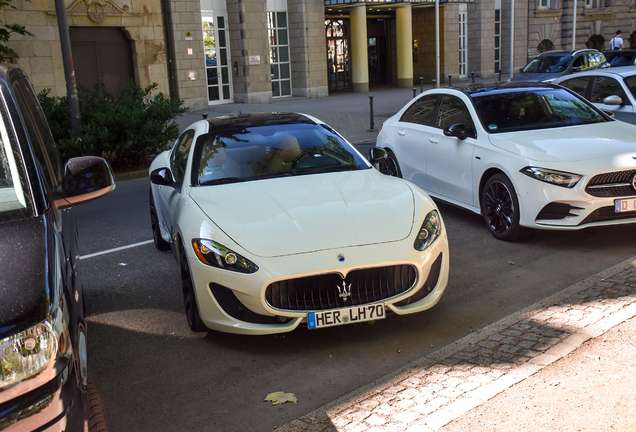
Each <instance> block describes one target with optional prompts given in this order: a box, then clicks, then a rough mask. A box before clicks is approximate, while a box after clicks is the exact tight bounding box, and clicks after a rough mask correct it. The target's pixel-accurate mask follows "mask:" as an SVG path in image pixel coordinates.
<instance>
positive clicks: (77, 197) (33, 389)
mask: <svg viewBox="0 0 636 432" xmlns="http://www.w3.org/2000/svg"><path fill="white" fill-rule="evenodd" d="M0 95H1V100H0V269H2V270H1V271H0V430H2V431H4V432H8V431H11V432H14V431H16V432H17V431H20V432H23V431H47V432H53V431H54V432H58V431H59V432H61V431H84V430H85V425H89V424H90V422H89V416H88V412H89V409H88V407H89V402H88V397H87V389H88V369H87V355H86V321H85V320H84V296H83V294H82V283H81V278H80V272H79V253H78V242H77V240H78V239H77V226H76V223H75V217H74V214H73V211H72V207H73V206H75V205H78V204H81V203H84V202H87V201H91V200H93V199H96V198H99V197H100V196H102V195H105V194H106V193H108V192H110V191H112V190H113V189H114V188H115V182H114V177H113V173H112V170H111V168H110V166H109V165H108V163H107V162H106V161H105V160H104V159H102V158H98V157H81V158H74V159H71V160H69V161H68V162H67V163H66V164H65V165H63V164H62V162H61V160H60V156H59V154H58V151H57V148H56V146H55V143H54V141H53V137H52V136H51V132H50V130H49V128H48V124H47V122H46V118H45V117H44V114H43V112H42V110H41V108H40V105H39V103H38V100H37V97H36V95H35V93H34V91H33V88H32V87H31V84H30V82H29V80H28V78H27V77H26V75H24V74H23V73H22V71H21V70H20V69H19V68H17V67H16V66H13V65H6V64H0Z"/></svg>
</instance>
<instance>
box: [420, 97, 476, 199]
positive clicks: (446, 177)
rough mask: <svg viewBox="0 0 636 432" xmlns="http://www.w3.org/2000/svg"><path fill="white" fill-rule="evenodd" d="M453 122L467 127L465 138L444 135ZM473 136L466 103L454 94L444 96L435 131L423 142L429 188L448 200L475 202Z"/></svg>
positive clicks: (473, 129)
mask: <svg viewBox="0 0 636 432" xmlns="http://www.w3.org/2000/svg"><path fill="white" fill-rule="evenodd" d="M456 123H463V124H464V125H465V126H466V131H467V132H468V135H469V137H468V138H466V139H464V140H460V139H458V138H456V137H447V136H446V135H444V129H445V128H447V127H449V126H450V125H452V124H456ZM475 137H476V136H475V128H474V125H473V121H472V119H471V116H470V112H469V111H468V108H467V107H466V104H464V102H463V101H462V100H461V99H460V98H458V97H456V96H449V95H444V97H443V99H442V101H441V105H440V108H439V114H438V117H437V122H436V125H435V132H434V134H433V135H432V136H430V137H429V138H428V139H427V141H426V142H425V144H426V174H427V182H428V190H430V191H431V192H432V193H433V194H436V195H438V196H440V197H445V198H447V199H448V200H449V201H451V202H452V201H458V202H460V203H462V204H468V205H470V206H472V205H473V204H474V203H473V170H472V163H473V151H474V148H475Z"/></svg>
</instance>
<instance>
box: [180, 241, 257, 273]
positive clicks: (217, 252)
mask: <svg viewBox="0 0 636 432" xmlns="http://www.w3.org/2000/svg"><path fill="white" fill-rule="evenodd" d="M192 247H193V248H194V252H195V253H196V254H197V257H198V258H199V260H201V262H202V263H203V264H207V265H209V266H212V267H217V268H222V269H225V270H231V271H236V272H240V273H255V272H256V271H258V266H257V265H256V264H254V263H253V262H252V261H250V260H248V259H247V258H244V257H242V256H241V255H239V254H237V253H236V252H233V251H232V250H230V249H228V248H226V247H225V246H223V245H220V244H218V243H217V242H215V241H212V240H204V239H194V240H192Z"/></svg>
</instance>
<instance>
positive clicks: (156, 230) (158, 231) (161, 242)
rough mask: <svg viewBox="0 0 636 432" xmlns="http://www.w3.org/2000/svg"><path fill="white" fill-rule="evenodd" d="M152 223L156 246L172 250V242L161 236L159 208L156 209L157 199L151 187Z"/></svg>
mask: <svg viewBox="0 0 636 432" xmlns="http://www.w3.org/2000/svg"><path fill="white" fill-rule="evenodd" d="M150 223H151V225H152V239H153V240H154V242H155V247H156V248H157V249H159V250H160V251H167V250H170V243H168V242H167V241H165V240H164V239H163V237H161V229H160V228H159V220H158V219H157V210H155V200H154V199H153V198H152V189H150Z"/></svg>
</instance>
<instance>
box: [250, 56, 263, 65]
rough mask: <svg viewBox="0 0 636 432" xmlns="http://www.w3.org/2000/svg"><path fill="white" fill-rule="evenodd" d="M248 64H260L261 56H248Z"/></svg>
mask: <svg viewBox="0 0 636 432" xmlns="http://www.w3.org/2000/svg"><path fill="white" fill-rule="evenodd" d="M249 64H250V65H259V64H261V56H259V55H253V56H249Z"/></svg>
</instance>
